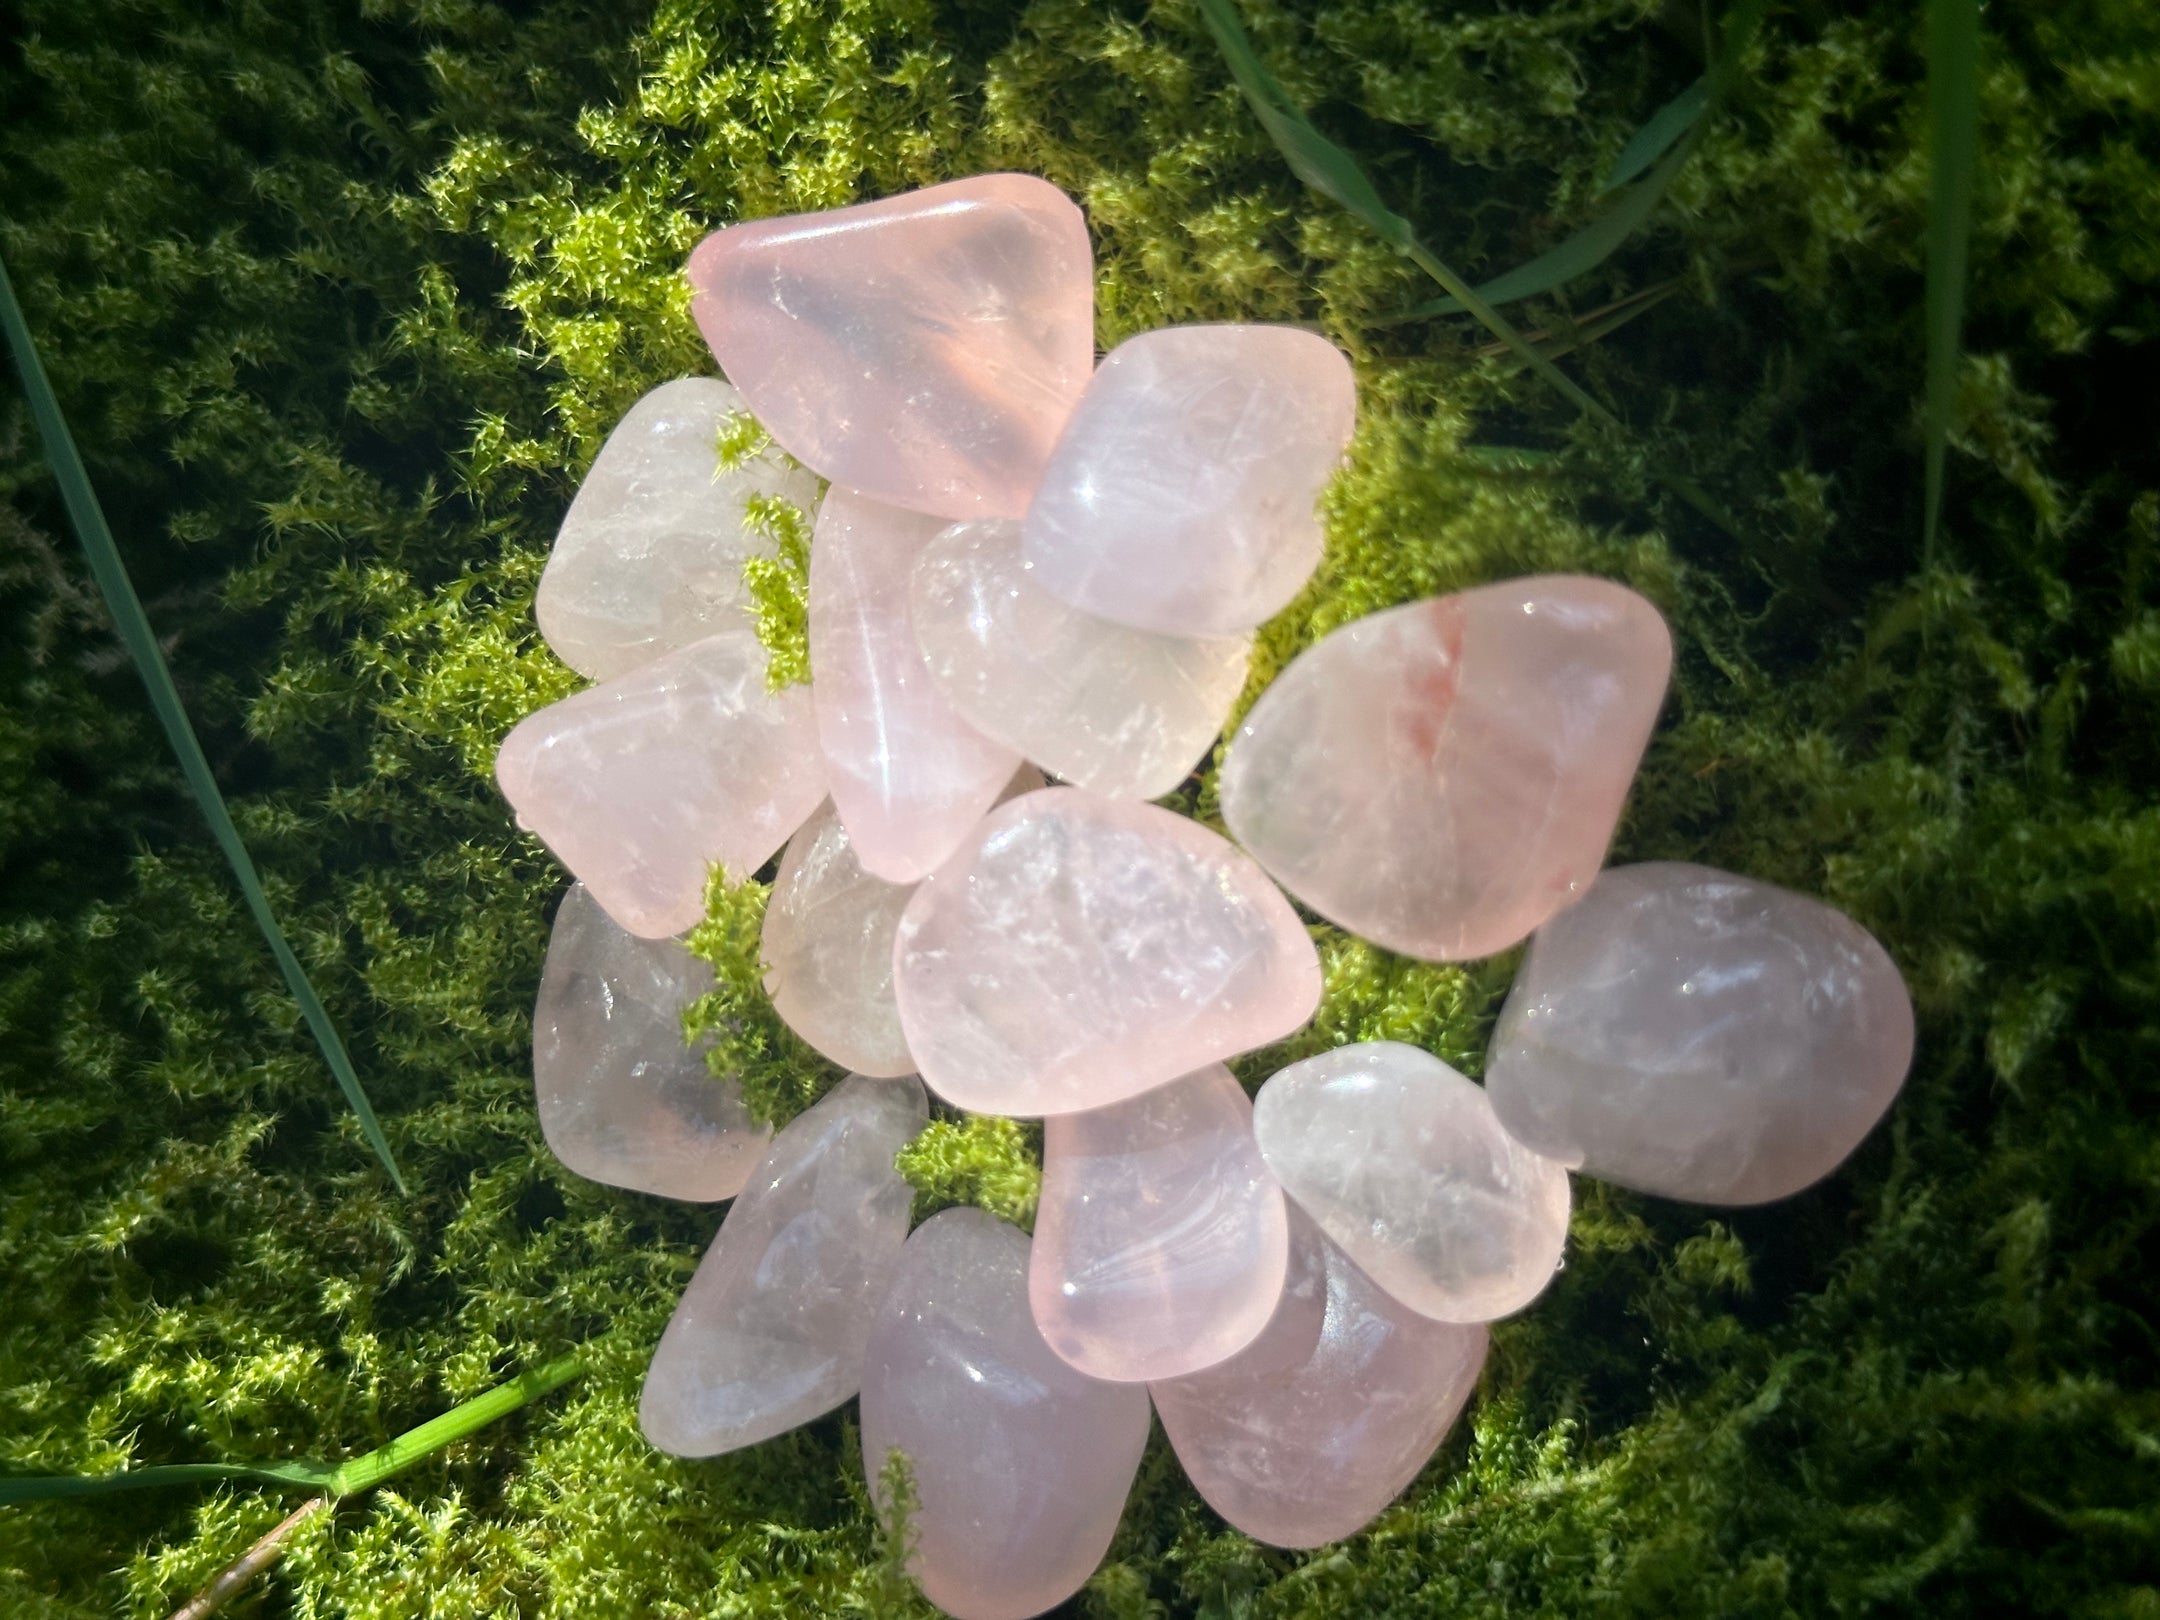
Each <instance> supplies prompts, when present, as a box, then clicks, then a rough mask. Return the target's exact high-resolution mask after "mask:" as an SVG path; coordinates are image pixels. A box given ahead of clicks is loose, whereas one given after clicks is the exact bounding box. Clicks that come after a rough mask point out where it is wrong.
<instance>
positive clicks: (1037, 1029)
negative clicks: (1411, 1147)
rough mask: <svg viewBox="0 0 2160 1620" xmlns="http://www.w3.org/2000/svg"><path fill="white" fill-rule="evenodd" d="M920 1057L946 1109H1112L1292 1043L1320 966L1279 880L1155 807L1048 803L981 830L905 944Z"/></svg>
mask: <svg viewBox="0 0 2160 1620" xmlns="http://www.w3.org/2000/svg"><path fill="white" fill-rule="evenodd" d="M893 952H894V954H893V961H894V973H893V988H894V991H895V993H896V995H897V996H898V998H899V1002H900V1022H901V1026H902V1027H903V1028H904V1029H905V1030H906V1031H907V1041H908V1049H909V1050H910V1051H912V1052H913V1053H914V1054H915V1058H916V1061H917V1062H918V1063H919V1064H920V1065H921V1070H922V1076H923V1079H924V1081H925V1082H926V1083H927V1084H928V1085H929V1086H930V1088H931V1090H933V1091H935V1092H937V1093H938V1095H939V1096H941V1097H943V1098H944V1099H945V1100H946V1101H947V1102H949V1103H952V1104H954V1105H955V1106H956V1107H960V1108H971V1109H974V1110H976V1111H977V1112H980V1113H988V1114H1019V1115H1036V1114H1065V1113H1072V1112H1074V1111H1076V1110H1079V1109H1086V1108H1102V1107H1106V1106H1108V1105H1109V1104H1111V1103H1114V1102H1119V1101H1121V1100H1123V1099H1124V1098H1126V1097H1131V1096H1135V1095H1137V1094H1139V1093H1140V1092H1143V1091H1147V1090H1150V1089H1152V1088H1153V1087H1156V1086H1159V1085H1162V1084H1163V1083H1164V1082H1166V1081H1170V1080H1175V1079H1176V1078H1177V1077H1178V1076H1179V1075H1181V1074H1190V1073H1191V1072H1192V1071H1193V1070H1194V1069H1197V1068H1200V1067H1202V1066H1204V1065H1206V1064H1209V1063H1218V1062H1221V1061H1222V1060H1223V1059H1225V1058H1229V1057H1233V1056H1235V1055H1236V1054H1237V1053H1239V1052H1245V1051H1250V1050H1251V1049H1252V1048H1254V1047H1257V1046H1265V1045H1266V1044H1267V1043H1268V1042H1270V1041H1273V1040H1279V1039H1281V1038H1282V1037H1283V1036H1285V1035H1287V1034H1289V1033H1290V1032H1291V1031H1292V1030H1294V1029H1296V1028H1297V1027H1298V1026H1299V1025H1301V1024H1303V1023H1304V1022H1305V1020H1306V1019H1308V1018H1310V1017H1311V1016H1312V1014H1313V1009H1314V1008H1315V1007H1317V1006H1318V1005H1319V1001H1320V958H1319V954H1318V953H1317V952H1316V951H1315V950H1314V949H1313V943H1312V938H1311V936H1310V935H1309V934H1308V933H1307V932H1306V930H1305V927H1304V925H1303V924H1302V923H1300V922H1299V921H1298V918H1297V913H1296V912H1294V911H1293V910H1291V908H1290V905H1289V903H1288V902H1287V901H1286V900H1284V899H1283V897H1282V895H1281V894H1280V893H1278V892H1277V891H1276V889H1275V886H1274V885H1273V884H1271V883H1269V882H1268V880H1267V876H1266V874H1265V873H1263V872H1262V871H1261V870H1260V869H1259V868H1258V867H1256V866H1254V865H1253V864H1252V862H1251V861H1249V860H1247V859H1246V858H1245V857H1244V856H1243V855H1240V854H1239V853H1238V852H1237V850H1236V849H1234V848H1233V847H1231V845H1230V844H1228V843H1226V842H1225V841H1224V840H1223V839H1221V838H1219V837H1217V836H1216V835H1215V834H1214V833H1212V832H1209V831H1208V830H1207V828H1205V827H1203V826H1201V825H1200V824H1199V823H1197V822H1194V821H1189V820H1187V819H1186V818H1185V817H1183V816H1180V815H1176V814H1174V813H1173V812H1171V811H1168V810H1163V809H1158V808H1157V807H1156V806H1154V805H1148V804H1133V803H1130V802H1128V801H1122V800H1113V799H1105V798H1101V797H1099V796H1097V795H1095V794H1092V793H1083V792H1081V791H1080V790H1079V789H1077V788H1047V789H1045V790H1044V791H1042V792H1040V793H1030V794H1026V795H1024V796H1023V797H1021V798H1017V799H1013V800H1011V801H1009V802H1008V803H1006V804H1004V805H1001V806H1000V807H999V808H997V809H996V810H993V811H991V812H990V814H989V815H988V816H986V817H984V818H983V821H982V823H981V824H980V826H978V828H977V829H976V831H975V833H974V834H973V835H972V836H971V837H970V838H969V840H968V842H966V843H965V844H963V845H962V846H961V847H960V849H959V851H958V852H957V853H956V854H955V855H954V856H953V858H952V859H951V860H950V861H948V862H946V863H945V865H943V866H941V867H939V868H938V870H937V871H935V872H933V873H932V874H931V875H930V876H929V877H928V878H927V879H925V880H924V882H923V884H922V886H921V887H920V888H918V889H917V890H916V891H915V897H914V899H912V900H910V901H909V902H908V907H907V910H906V911H905V912H904V913H902V915H901V918H900V930H899V934H898V937H897V938H896V939H895V941H894V945H893Z"/></svg>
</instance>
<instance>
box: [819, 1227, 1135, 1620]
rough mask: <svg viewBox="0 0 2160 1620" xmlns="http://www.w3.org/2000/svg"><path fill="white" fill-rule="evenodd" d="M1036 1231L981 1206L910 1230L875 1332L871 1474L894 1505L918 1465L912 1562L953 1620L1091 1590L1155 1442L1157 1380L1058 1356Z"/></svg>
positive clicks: (886, 1504) (874, 1491)
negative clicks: (1049, 1328) (1031, 1244)
mask: <svg viewBox="0 0 2160 1620" xmlns="http://www.w3.org/2000/svg"><path fill="white" fill-rule="evenodd" d="M1027 1263H1028V1240H1027V1238H1026V1237H1025V1236H1024V1235H1023V1234H1022V1233H1021V1232H1020V1231H1019V1230H1018V1229H1017V1228H1016V1227H1011V1226H1008V1225H1006V1224H1005V1223H1004V1222H1003V1221H1000V1220H996V1219H993V1218H992V1217H991V1216H988V1215H985V1214H984V1213H983V1212H982V1211H981V1210H979V1209H948V1210H946V1211H944V1212H943V1213H941V1214H937V1215H933V1216H931V1217H930V1219H929V1220H927V1221H925V1222H924V1223H923V1224H922V1226H921V1227H920V1228H919V1229H917V1231H916V1233H915V1235H914V1236H913V1237H911V1238H909V1239H908V1242H907V1247H906V1248H905V1249H904V1250H903V1251H901V1255H900V1264H899V1266H898V1268H897V1269H896V1270H895V1271H894V1272H893V1274H892V1280H891V1290H890V1292H888V1293H887V1294H886V1296H885V1302H884V1304H883V1305H881V1306H880V1307H879V1308H878V1313H877V1321H876V1323H875V1325H874V1326H873V1327H872V1329H871V1333H870V1346H869V1353H868V1355H867V1356H866V1357H865V1358H864V1363H863V1377H862V1448H863V1473H864V1475H865V1476H866V1477H867V1478H868V1479H869V1482H870V1495H871V1500H872V1501H873V1502H874V1503H875V1504H876V1506H877V1509H878V1511H879V1513H880V1514H881V1515H882V1514H889V1513H890V1511H891V1503H890V1501H889V1500H888V1498H887V1494H886V1489H885V1477H884V1476H885V1471H886V1467H887V1464H888V1462H889V1461H890V1459H891V1458H892V1456H893V1454H894V1453H895V1452H897V1453H899V1454H900V1455H901V1456H902V1457H903V1458H904V1459H905V1460H906V1467H907V1469H908V1471H909V1473H910V1474H911V1475H912V1478H913V1484H914V1490H915V1497H916V1507H915V1512H914V1514H913V1516H912V1517H911V1518H910V1519H909V1521H908V1528H909V1531H910V1535H911V1550H910V1552H909V1555H908V1561H907V1567H908V1570H909V1572H910V1573H912V1574H913V1575H914V1576H915V1578H916V1579H917V1580H919V1581H920V1582H922V1588H923V1592H924V1595H925V1596H927V1597H928V1598H929V1599H930V1601H931V1602H932V1603H935V1604H936V1605H937V1606H938V1607H939V1608H941V1609H943V1610H944V1611H945V1612H946V1613H947V1614H950V1615H952V1616H954V1617H955V1620H1025V1617H1026V1616H1029V1615H1036V1614H1041V1613H1042V1612H1043V1611H1044V1610H1045V1609H1048V1608H1052V1607H1054V1606H1055V1605H1057V1604H1059V1603H1062V1602H1063V1601H1064V1600H1065V1599H1066V1598H1068V1597H1070V1596H1072V1594H1073V1593H1075V1592H1077V1591H1079V1590H1080V1588H1081V1586H1082V1585H1083V1584H1085V1582H1086V1581H1087V1578H1088V1577H1089V1576H1090V1575H1092V1574H1093V1573H1094V1572H1095V1566H1096V1565H1097V1564H1099V1563H1101V1562H1102V1556H1103V1554H1104V1553H1105V1552H1106V1551H1108V1550H1109V1546H1110V1538H1111V1536H1112V1535H1114V1534H1115V1533H1116V1531H1117V1526H1118V1519H1119V1517H1120V1516H1121V1515H1122V1514H1123V1513H1124V1511H1125V1497H1126V1493H1127V1492H1128V1491H1129V1490H1130V1489H1131V1488H1132V1481H1133V1474H1134V1472H1135V1471H1136V1470H1137V1469H1138V1468H1139V1466H1140V1453H1141V1450H1142V1448H1143V1447H1144V1446H1145V1445H1146V1444H1147V1435H1148V1398H1147V1391H1146V1390H1145V1389H1143V1388H1141V1387H1140V1386H1139V1385H1138V1384H1106V1383H1103V1382H1100V1381H1099V1380H1096V1379H1093V1378H1089V1377H1088V1376H1087V1375H1086V1374H1084V1373H1081V1372H1078V1371H1075V1370H1074V1369H1073V1368H1071V1367H1068V1366H1067V1365H1066V1364H1065V1363H1064V1362H1062V1361H1060V1360H1059V1359H1058V1358H1057V1357H1056V1356H1055V1355H1054V1354H1052V1353H1051V1350H1050V1347H1049V1346H1048V1345H1046V1344H1044V1343H1043V1340H1042V1335H1041V1334H1040V1333H1038V1332H1036V1331H1035V1323H1034V1319H1033V1318H1032V1317H1030V1316H1029V1315H1028V1301H1027Z"/></svg>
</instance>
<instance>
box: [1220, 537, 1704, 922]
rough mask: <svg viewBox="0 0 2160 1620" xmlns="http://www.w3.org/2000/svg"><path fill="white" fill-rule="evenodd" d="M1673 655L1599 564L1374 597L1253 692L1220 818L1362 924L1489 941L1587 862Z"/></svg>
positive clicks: (1324, 903)
mask: <svg viewBox="0 0 2160 1620" xmlns="http://www.w3.org/2000/svg"><path fill="white" fill-rule="evenodd" d="M1671 668H1672V638H1671V636H1670V634H1669V633H1668V632H1667V631H1666V628H1665V621H1664V620H1663V619H1662V618H1661V617H1659V615H1658V611H1657V609H1656V608H1654V607H1652V606H1651V605H1650V604H1649V603H1648V602H1646V601H1644V600H1643V599H1642V598H1641V597H1640V596H1637V595H1636V594H1635V593H1634V592H1633V591H1630V590H1628V589H1626V588H1625V587H1624V586H1620V585H1614V584H1612V583H1610V582H1608V581H1606V580H1601V579H1585V578H1581V577H1579V576H1575V575H1568V574H1540V575H1533V576H1531V577H1530V578H1527V579H1517V580H1509V581H1508V582H1507V583H1505V584H1501V585H1487V586H1482V587H1480V588H1479V589H1477V590H1472V591H1463V592H1460V593H1459V594H1457V595H1454V596H1440V597H1433V598H1430V599H1428V600H1426V601H1422V602H1412V603H1409V604H1408V605H1407V606H1404V607H1399V608H1391V609H1389V610H1388V611H1387V612H1384V613H1375V614H1373V615H1371V616H1370V617H1367V618H1363V619H1359V620H1357V621H1355V622H1354V623H1351V624H1347V625H1344V626H1343V627H1341V628H1340V629H1338V630H1335V631H1333V632H1331V633H1330V634H1328V635H1327V636H1325V637H1323V638H1322V639H1321V640H1320V641H1319V642H1317V643H1316V644H1315V645H1313V646H1311V647H1309V648H1307V649H1306V650H1305V651H1304V652H1303V653H1301V654H1299V656H1298V657H1297V659H1296V660H1295V661H1293V662H1292V663H1291V665H1290V667H1289V668H1288V669H1286V670H1284V671H1283V673H1282V674H1281V675H1280V676H1279V677H1277V679H1276V680H1275V682H1274V684H1273V685H1271V686H1270V687H1269V688H1268V689H1267V690H1266V691H1265V692H1263V693H1262V694H1261V695H1260V700H1259V702H1257V703H1255V704H1254V705H1253V707H1252V709H1251V711H1250V712H1249V713H1248V714H1247V715H1246V717H1245V723H1244V724H1243V725H1242V726H1240V727H1239V728H1238V731H1237V735H1236V736H1235V737H1234V738H1232V740H1231V743H1230V747H1229V752H1228V756H1227V757H1226V758H1225V760H1224V762H1223V767H1222V775H1221V794H1222V812H1223V820H1224V821H1225V822H1226V823H1227V824H1228V825H1229V828H1230V831H1231V833H1232V834H1233V835H1234V836H1235V837H1236V838H1237V840H1238V842H1239V843H1241V844H1243V845H1244V846H1245V848H1246V849H1248V850H1249V851H1251V852H1252V855H1253V857H1254V858H1255V859H1256V860H1258V861H1259V862H1260V864H1261V865H1262V866H1264V867H1266V868H1267V869H1268V871H1269V873H1270V874H1272V875H1273V877H1274V878H1275V880H1276V881H1277V882H1279V883H1280V884H1282V886H1283V887H1284V888H1286V889H1288V890H1289V891H1290V892H1291V893H1292V894H1294V895H1296V896H1297V897H1298V898H1299V899H1300V900H1302V901H1304V902H1305V903H1306V904H1307V905H1308V906H1310V907H1312V909H1313V910H1315V911H1317V912H1319V913H1320V914H1321V915H1323V916H1325V917H1327V918H1328V919H1330V920H1331V921H1333V922H1336V923H1340V924H1341V925H1342V926H1343V927H1344V928H1347V929H1349V930H1350V931H1351V932H1352V933H1355V934H1361V935H1363V936H1364V937H1365V938H1367V939H1369V940H1372V941H1373V942H1375V943H1376V944H1380V945H1384V946H1386V947H1387V948H1388V949H1389V950H1392V951H1400V952H1402V953H1403V954H1405V955H1408V956H1419V957H1425V958H1428V959H1434V960H1443V961H1453V960H1462V959H1467V958H1470V957H1477V956H1489V955H1491V954H1492V953H1493V952H1495V951H1500V950H1505V949H1506V948H1507V947H1508V946H1510V945H1513V944H1514V943H1515V942H1516V941H1518V940H1520V939H1522V938H1523V937H1524V936H1525V935H1526V934H1528V933H1529V932H1530V930H1531V929H1533V928H1535V927H1536V926H1537V925H1538V924H1539V923H1541V922H1543V921H1544V920H1545V919H1546V918H1547V917H1549V916H1551V915H1552V914H1553V913H1554V912H1555V911H1557V910H1559V909H1560V908H1561V907H1562V906H1564V905H1566V904H1567V903H1568V902H1569V901H1570V900H1573V899H1575V898H1576V897H1577V896H1579V895H1580V894H1581V893H1582V892H1583V890H1585V889H1587V888H1588V887H1589V885H1590V881H1591V879H1592V878H1594V877H1595V876H1596V875H1597V870H1598V867H1599V866H1600V865H1601V864H1602V863H1603V862H1604V859H1605V850H1606V846H1607V845H1608V844H1609V843H1610V842H1611V840H1612V834H1613V826H1614V824H1615V823H1616V822H1617V821H1618V820H1619V816H1620V808H1621V805H1622V803H1623V802H1624V801H1625V799H1626V798H1627V790H1628V784H1629V782H1631V781H1632V780H1633V779H1634V775H1635V768H1636V766H1637V764H1638V763H1639V762H1640V761H1641V759H1642V752H1643V748H1644V745H1645V744H1646V743H1647V742H1648V741H1649V738H1650V730H1651V727H1652V726H1653V725H1654V724H1655V722H1656V720H1657V713H1658V707H1659V705H1660V703H1661V702H1662V701H1663V700H1664V696H1665V682H1666V678H1667V676H1668V675H1669V673H1670V672H1671Z"/></svg>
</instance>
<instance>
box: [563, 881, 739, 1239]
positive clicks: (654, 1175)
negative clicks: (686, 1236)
mask: <svg viewBox="0 0 2160 1620" xmlns="http://www.w3.org/2000/svg"><path fill="white" fill-rule="evenodd" d="M712 986H713V974H712V969H711V968H709V967H707V966H706V965H705V964H704V963H703V962H700V961H699V960H698V959H697V958H696V957H694V956H692V955H691V954H690V953H689V952H688V951H686V950H684V949H683V948H682V947H681V946H680V945H678V944H677V943H676V942H675V941H674V940H672V939H639V938H638V937H637V936H636V935H634V934H626V933H624V932H623V931H622V930H621V929H620V928H618V927H616V926H615V924H614V923H613V922H611V921H610V920H609V919H608V915H607V913H606V912H604V911H602V910H601V909H600V904H599V902H598V901H596V900H595V899H593V897H592V896H591V895H590V894H588V893H586V892H585V886H584V885H583V884H582V883H574V884H572V885H571V886H570V892H569V893H568V894H566V895H564V896H563V902H562V906H561V908H560V909H559V910H558V911H557V912H556V913H555V931H554V933H553V934H552V935H550V936H549V938H548V951H547V965H546V966H545V967H544V968H543V969H542V970H541V973H540V999H539V1002H538V1003H537V1004H536V1005H535V1006H534V1008H533V1088H534V1092H535V1095H536V1097H537V1099H538V1102H539V1108H540V1134H541V1135H542V1136H544V1137H545V1138H546V1139H547V1145H548V1147H549V1148H550V1149H552V1150H553V1152H554V1154H555V1157H556V1158H558V1159H560V1160H562V1162H563V1164H564V1166H565V1167H566V1168H568V1169H571V1170H574V1171H576V1172H577V1173H578V1174H579V1175H581V1176H584V1177H585V1178H586V1179H587V1180H589V1181H604V1182H606V1183H607V1184H608V1185H609V1186H611V1187H628V1188H629V1189H631V1191H633V1192H646V1193H657V1194H659V1195H660V1196H661V1197H663V1198H685V1199H689V1200H691V1201H692V1202H698V1203H707V1202H711V1201H712V1200H714V1199H719V1198H733V1197H734V1196H735V1195H736V1194H737V1193H738V1192H740V1191H742V1186H743V1183H744V1182H745V1181H747V1180H748V1179H749V1177H750V1172H751V1171H752V1170H754V1169H756V1168H757V1162H758V1160H759V1159H761V1158H763V1157H764V1156H765V1144H766V1143H767V1142H768V1141H770V1140H771V1139H772V1128H771V1127H770V1126H768V1125H760V1124H759V1123H758V1122H757V1121H756V1120H754V1119H752V1118H751V1117H750V1115H749V1114H748V1112H747V1111H746V1110H745V1109H744V1108H743V1100H742V1088H741V1087H740V1086H738V1085H737V1084H736V1083H735V1082H734V1081H733V1080H722V1079H719V1078H717V1077H716V1076H715V1075H713V1074H712V1073H711V1072H710V1071H709V1070H708V1069H707V1068H706V1067H705V1059H704V1057H703V1055H702V1054H701V1053H698V1052H694V1051H692V1050H691V1049H690V1048H689V1046H688V1045H686V1044H685V1043H684V1041H683V1026H682V1013H683V1009H684V1008H685V1007H687V1006H689V1005H690V1003H691V1002H693V1001H695V1000H696V999H697V998H698V997H699V996H701V995H703V994H704V993H705V992H706V991H708V990H710V989H711V988H712Z"/></svg>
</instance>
